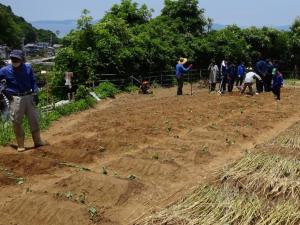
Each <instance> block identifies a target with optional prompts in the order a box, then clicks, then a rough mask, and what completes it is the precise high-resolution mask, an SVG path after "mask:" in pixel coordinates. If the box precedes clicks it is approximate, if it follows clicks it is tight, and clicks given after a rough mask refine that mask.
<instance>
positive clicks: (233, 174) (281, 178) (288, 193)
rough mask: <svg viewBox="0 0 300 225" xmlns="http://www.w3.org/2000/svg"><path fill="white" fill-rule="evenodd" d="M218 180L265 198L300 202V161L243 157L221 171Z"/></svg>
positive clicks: (281, 158)
mask: <svg viewBox="0 0 300 225" xmlns="http://www.w3.org/2000/svg"><path fill="white" fill-rule="evenodd" d="M220 179H221V181H222V182H223V183H225V184H229V185H231V186H234V187H236V188H238V189H242V190H246V191H247V192H251V193H252V192H255V193H256V194H260V195H263V196H265V197H267V198H270V199H274V198H279V197H283V198H285V199H295V200H300V161H299V160H296V159H288V158H283V157H280V156H276V155H267V154H252V153H250V154H247V155H246V156H245V157H244V158H243V159H241V160H240V161H238V162H236V163H235V164H233V165H231V166H229V167H228V168H225V169H224V170H223V171H222V175H221V178H220Z"/></svg>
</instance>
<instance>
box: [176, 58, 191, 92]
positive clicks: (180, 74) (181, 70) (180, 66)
mask: <svg viewBox="0 0 300 225" xmlns="http://www.w3.org/2000/svg"><path fill="white" fill-rule="evenodd" d="M187 61H188V60H187V58H182V57H181V58H180V59H179V61H178V63H177V65H176V79H177V83H178V88H177V95H182V88H183V82H184V74H185V73H187V72H188V71H190V70H191V68H192V66H193V65H192V64H190V65H189V66H188V67H187V68H185V67H184V65H185V64H186V63H187Z"/></svg>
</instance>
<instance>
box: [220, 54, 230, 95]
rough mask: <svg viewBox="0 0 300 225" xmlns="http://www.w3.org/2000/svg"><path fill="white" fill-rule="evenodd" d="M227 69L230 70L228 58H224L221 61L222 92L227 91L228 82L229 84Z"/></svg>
mask: <svg viewBox="0 0 300 225" xmlns="http://www.w3.org/2000/svg"><path fill="white" fill-rule="evenodd" d="M227 70H228V65H227V60H226V59H224V60H223V61H222V63H221V66H220V75H221V76H220V80H221V83H220V93H222V94H224V92H225V91H226V84H227Z"/></svg>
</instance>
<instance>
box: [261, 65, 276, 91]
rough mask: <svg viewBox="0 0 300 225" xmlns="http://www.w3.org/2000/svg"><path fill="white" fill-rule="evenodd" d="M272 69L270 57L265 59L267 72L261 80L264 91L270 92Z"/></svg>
mask: <svg viewBox="0 0 300 225" xmlns="http://www.w3.org/2000/svg"><path fill="white" fill-rule="evenodd" d="M273 69H274V65H273V62H272V60H271V59H268V60H267V73H266V76H265V79H264V82H263V85H264V91H265V92H271V91H272V79H273Z"/></svg>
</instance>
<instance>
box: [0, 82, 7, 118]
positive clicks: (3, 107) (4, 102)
mask: <svg viewBox="0 0 300 225" xmlns="http://www.w3.org/2000/svg"><path fill="white" fill-rule="evenodd" d="M5 89H6V80H1V82H0V100H1V102H0V103H1V108H0V113H1V119H2V121H3V122H4V123H5V122H7V121H8V119H9V100H8V98H7V97H6V95H5V94H4V90H5Z"/></svg>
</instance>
